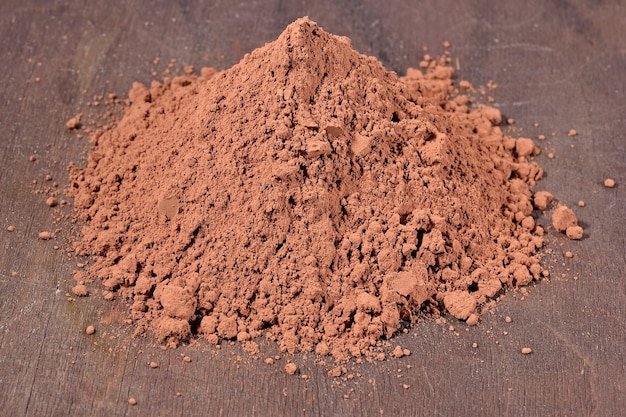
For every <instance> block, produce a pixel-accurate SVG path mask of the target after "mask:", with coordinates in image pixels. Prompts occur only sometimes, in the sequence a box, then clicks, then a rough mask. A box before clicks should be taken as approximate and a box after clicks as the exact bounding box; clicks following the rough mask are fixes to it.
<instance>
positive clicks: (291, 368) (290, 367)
mask: <svg viewBox="0 0 626 417" xmlns="http://www.w3.org/2000/svg"><path fill="white" fill-rule="evenodd" d="M285 372H287V373H288V374H289V375H295V374H296V372H298V365H296V364H295V363H293V362H289V363H288V364H286V365H285Z"/></svg>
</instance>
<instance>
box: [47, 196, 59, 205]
mask: <svg viewBox="0 0 626 417" xmlns="http://www.w3.org/2000/svg"><path fill="white" fill-rule="evenodd" d="M46 204H47V205H48V207H55V206H56V205H57V204H58V202H57V200H56V198H54V197H48V199H47V200H46Z"/></svg>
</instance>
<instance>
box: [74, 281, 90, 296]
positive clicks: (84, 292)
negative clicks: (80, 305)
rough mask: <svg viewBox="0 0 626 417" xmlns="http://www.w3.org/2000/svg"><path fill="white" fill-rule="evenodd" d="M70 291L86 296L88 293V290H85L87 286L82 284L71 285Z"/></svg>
mask: <svg viewBox="0 0 626 417" xmlns="http://www.w3.org/2000/svg"><path fill="white" fill-rule="evenodd" d="M72 292H73V293H74V295H77V296H79V297H87V296H88V295H89V290H87V287H86V286H85V285H83V284H78V285H75V286H74V287H72Z"/></svg>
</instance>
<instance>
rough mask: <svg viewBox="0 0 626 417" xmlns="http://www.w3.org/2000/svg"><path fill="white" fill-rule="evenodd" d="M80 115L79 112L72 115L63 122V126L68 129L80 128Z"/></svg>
mask: <svg viewBox="0 0 626 417" xmlns="http://www.w3.org/2000/svg"><path fill="white" fill-rule="evenodd" d="M81 117H82V115H80V114H79V115H76V116H74V117H72V118H71V119H69V120H68V121H67V122H66V123H65V127H67V128H68V129H70V130H74V129H79V128H80V119H81Z"/></svg>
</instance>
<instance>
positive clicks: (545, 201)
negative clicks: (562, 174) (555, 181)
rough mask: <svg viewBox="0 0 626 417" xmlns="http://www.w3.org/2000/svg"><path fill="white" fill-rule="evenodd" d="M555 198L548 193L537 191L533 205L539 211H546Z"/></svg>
mask: <svg viewBox="0 0 626 417" xmlns="http://www.w3.org/2000/svg"><path fill="white" fill-rule="evenodd" d="M553 198H554V197H553V196H552V194H551V193H549V192H548V191H537V192H536V193H535V195H534V197H533V203H534V204H535V207H536V208H537V209H539V210H545V209H546V208H548V205H549V204H550V203H551V202H552V199H553Z"/></svg>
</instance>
